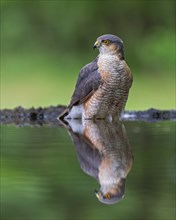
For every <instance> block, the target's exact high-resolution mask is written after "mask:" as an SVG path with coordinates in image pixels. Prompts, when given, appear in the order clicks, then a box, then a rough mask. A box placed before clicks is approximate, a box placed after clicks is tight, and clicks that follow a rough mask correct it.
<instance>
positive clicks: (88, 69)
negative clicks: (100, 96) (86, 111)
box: [68, 57, 101, 108]
mask: <svg viewBox="0 0 176 220" xmlns="http://www.w3.org/2000/svg"><path fill="white" fill-rule="evenodd" d="M97 60H98V57H97V58H96V59H95V60H93V61H92V62H91V63H89V64H87V65H86V66H84V67H83V68H82V69H81V71H80V73H79V76H78V80H77V83H76V86H75V91H74V93H73V95H72V98H71V101H70V104H69V106H68V107H69V108H71V107H72V106H73V105H78V104H81V103H84V102H85V101H86V100H87V99H88V98H89V97H90V96H91V95H92V94H93V93H94V92H95V91H96V90H97V89H98V87H99V86H100V81H101V76H100V74H99V73H98V65H97Z"/></svg>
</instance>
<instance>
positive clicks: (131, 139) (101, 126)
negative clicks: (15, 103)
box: [1, 121, 175, 220]
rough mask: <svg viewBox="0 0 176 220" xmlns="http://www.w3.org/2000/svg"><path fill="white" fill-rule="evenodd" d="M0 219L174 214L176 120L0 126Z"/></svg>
mask: <svg viewBox="0 0 176 220" xmlns="http://www.w3.org/2000/svg"><path fill="white" fill-rule="evenodd" d="M70 128H72V129H70ZM95 189H96V190H95ZM1 219H3V220H66V219H68V220H79V219H80V220H84V219H85V220H96V219H97V220H101V219H103V220H108V219H109V220H118V219H119V220H145V219H146V220H154V219H155V220H172V219H175V122H169V121H165V122H157V123H147V122H127V121H126V122H124V123H117V124H107V123H105V122H101V121H100V122H97V123H91V122H86V124H84V125H80V123H79V122H77V124H76V126H75V125H69V130H68V129H66V128H65V127H63V126H59V125H58V126H57V125H55V126H47V125H44V126H32V127H30V126H24V127H17V126H14V125H2V126H1Z"/></svg>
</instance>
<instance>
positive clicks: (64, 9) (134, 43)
mask: <svg viewBox="0 0 176 220" xmlns="http://www.w3.org/2000/svg"><path fill="white" fill-rule="evenodd" d="M174 6H175V2H174V1H160V2H158V1H150V3H149V2H148V1H128V0H127V1H1V108H5V107H9V108H10V107H11V108H12V107H15V106H17V105H23V106H24V107H31V106H40V105H42V106H48V105H55V104H67V103H68V102H69V99H70V96H71V94H72V92H73V89H74V85H75V81H76V78H77V75H78V73H79V70H80V68H81V67H82V66H83V65H85V64H86V63H88V62H89V61H91V60H92V59H94V58H95V56H96V55H97V52H95V51H92V45H93V43H94V42H95V40H96V38H97V37H98V36H99V35H102V34H104V33H113V34H116V35H118V36H120V37H121V38H122V39H123V41H124V44H125V54H126V61H127V63H128V64H129V66H130V68H131V69H132V72H133V75H134V85H133V89H132V90H131V93H130V99H129V103H128V105H127V108H128V109H144V108H149V107H159V108H165V109H166V108H174V107H175V102H174V100H175V97H174V95H173V94H174V93H173V91H174V88H175V84H174V81H175V78H174V77H175V76H174V73H175V66H174V63H175V49H174V48H175V26H174ZM153 82H156V83H153ZM136 94H140V98H138V97H136Z"/></svg>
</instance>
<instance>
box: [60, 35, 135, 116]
mask: <svg viewBox="0 0 176 220" xmlns="http://www.w3.org/2000/svg"><path fill="white" fill-rule="evenodd" d="M93 48H97V49H98V50H99V52H100V53H99V55H98V56H97V57H96V58H95V59H94V60H93V61H92V62H91V63H89V64H87V65H86V66H84V67H83V68H82V69H81V71H80V73H79V76H78V80H77V83H76V87H75V91H74V93H73V95H72V98H71V101H70V104H69V105H68V107H67V108H66V109H65V110H64V111H63V112H62V113H61V115H60V116H59V119H64V118H65V119H71V118H82V119H105V118H108V117H111V118H112V117H119V115H120V113H121V112H122V111H123V110H124V108H125V104H126V101H127V98H128V93H129V89H130V87H131V85H132V73H131V71H130V69H129V67H128V65H127V64H126V62H125V60H124V47H123V41H122V40H121V39H120V38H119V37H117V36H115V35H112V34H105V35H102V36H100V37H98V38H97V41H96V42H95V44H94V46H93Z"/></svg>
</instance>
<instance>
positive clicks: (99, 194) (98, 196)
mask: <svg viewBox="0 0 176 220" xmlns="http://www.w3.org/2000/svg"><path fill="white" fill-rule="evenodd" d="M94 192H95V195H96V197H97V198H98V199H101V197H102V195H101V193H100V192H98V190H96V189H95V191H94Z"/></svg>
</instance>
